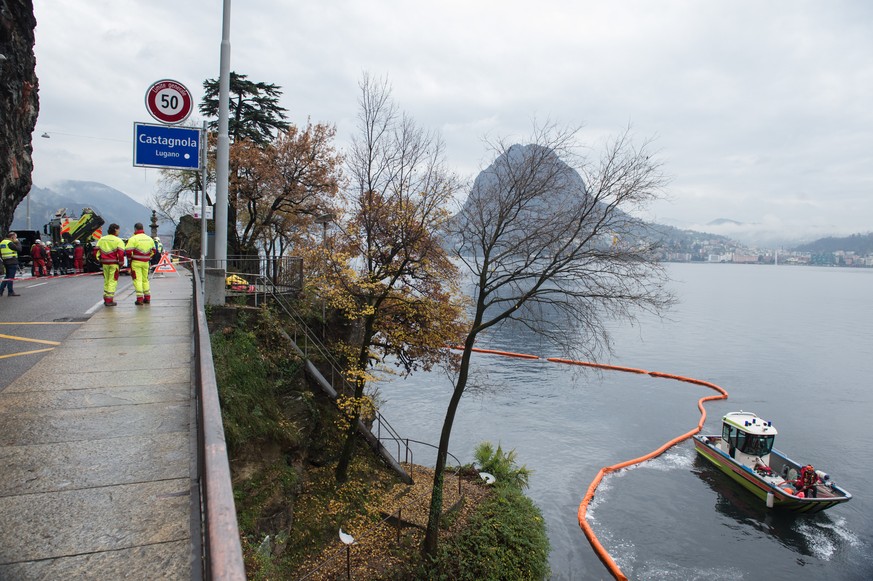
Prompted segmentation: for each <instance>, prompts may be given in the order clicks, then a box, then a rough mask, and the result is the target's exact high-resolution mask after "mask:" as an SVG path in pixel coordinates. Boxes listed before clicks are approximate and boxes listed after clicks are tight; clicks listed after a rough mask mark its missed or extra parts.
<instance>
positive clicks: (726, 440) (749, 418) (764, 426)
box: [719, 411, 777, 468]
mask: <svg viewBox="0 0 873 581" xmlns="http://www.w3.org/2000/svg"><path fill="white" fill-rule="evenodd" d="M776 434H777V432H776V428H774V427H773V425H772V422H769V421H765V420H762V419H761V418H759V417H758V416H756V415H755V414H753V413H751V412H742V411H740V412H731V413H729V414H727V415H726V416H724V417H723V418H722V426H721V441H720V442H719V447H720V448H721V449H722V450H724V451H725V452H726V453H727V454H728V455H729V456H730V457H731V458H733V459H735V460H736V461H737V462H740V463H742V464H745V465H746V466H749V467H751V468H754V467H755V464H756V462H758V463H760V462H763V463H764V464H765V465H767V466H769V465H770V450H772V449H773V441H774V440H775V439H776Z"/></svg>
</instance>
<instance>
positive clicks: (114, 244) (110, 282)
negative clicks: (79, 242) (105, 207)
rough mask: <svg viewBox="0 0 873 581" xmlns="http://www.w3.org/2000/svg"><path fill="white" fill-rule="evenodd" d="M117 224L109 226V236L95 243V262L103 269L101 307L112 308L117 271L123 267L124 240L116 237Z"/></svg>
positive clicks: (114, 303) (116, 283)
mask: <svg viewBox="0 0 873 581" xmlns="http://www.w3.org/2000/svg"><path fill="white" fill-rule="evenodd" d="M119 228H120V226H119V225H118V224H110V225H109V234H107V235H106V236H103V237H101V238H100V240H98V241H97V260H99V261H100V265H101V266H102V267H103V306H104V307H114V306H115V305H117V304H118V303H116V302H115V289H116V288H118V271H119V270H121V267H122V266H124V255H125V249H124V240H122V239H121V238H119V237H118V230H119Z"/></svg>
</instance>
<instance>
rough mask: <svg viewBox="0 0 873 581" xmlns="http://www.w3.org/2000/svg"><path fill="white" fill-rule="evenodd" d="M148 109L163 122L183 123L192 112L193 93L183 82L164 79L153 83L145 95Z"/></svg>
mask: <svg viewBox="0 0 873 581" xmlns="http://www.w3.org/2000/svg"><path fill="white" fill-rule="evenodd" d="M145 104H146V109H148V111H149V114H150V115H151V116H152V117H154V118H155V119H157V120H158V121H160V122H161V123H168V124H171V125H172V124H175V123H181V122H182V121H184V120H185V119H187V118H188V115H190V114H191V109H192V108H193V107H192V103H191V93H189V92H188V89H187V88H186V87H185V85H183V84H182V83H180V82H178V81H173V80H171V79H163V80H161V81H158V82H156V83H153V84H152V86H151V87H149V90H148V91H146V96H145Z"/></svg>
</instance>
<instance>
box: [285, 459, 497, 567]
mask: <svg viewBox="0 0 873 581" xmlns="http://www.w3.org/2000/svg"><path fill="white" fill-rule="evenodd" d="M403 466H404V468H405V469H406V470H407V472H408V473H409V475H410V476H412V479H413V481H414V482H413V484H412V485H407V484H402V483H401V484H396V485H395V486H393V487H392V488H390V489H388V490H387V491H386V492H385V493H383V494H381V495H379V496H378V497H376V498H374V499H373V500H372V501H371V502H370V504H369V505H368V506H367V509H366V510H365V511H364V513H365V514H362V517H361V518H360V519H356V520H353V521H352V522H349V523H348V525H347V526H343V527H342V528H343V532H345V533H347V534H349V535H351V536H352V537H354V539H355V540H354V544H351V545H344V544H343V543H342V542H341V541H340V540H339V531H337V537H336V541H335V542H333V543H332V544H331V545H329V546H327V547H325V548H324V550H323V551H322V552H321V553H320V554H319V555H317V556H316V557H315V558H312V559H309V560H308V561H307V563H305V564H304V565H303V566H302V567H301V568H300V569H299V575H298V578H299V579H311V580H313V581H315V580H319V581H320V580H326V579H346V578H348V577H350V578H351V579H382V578H390V577H391V572H392V571H396V570H397V569H398V568H404V565H409V564H411V563H416V562H418V559H419V556H420V553H421V546H422V543H423V541H424V533H425V528H426V526H427V520H428V513H429V510H430V498H431V490H432V486H433V477H434V472H433V470H432V469H430V468H427V467H424V466H418V465H411V464H404V465H403ZM459 482H460V492H459ZM488 493H489V490H488V488H487V487H486V486H484V485H483V484H481V483H480V482H478V481H477V480H469V479H465V478H463V477H461V476H458V475H455V474H454V473H447V474H446V477H445V480H444V483H443V516H442V524H443V527H442V530H441V531H440V537H441V538H443V537H445V536H450V535H452V534H454V533H455V532H456V531H458V530H460V529H461V528H463V526H464V525H465V524H466V522H467V519H468V518H469V516H470V514H472V512H473V510H474V509H475V507H476V506H477V505H478V504H479V503H480V502H481V501H482V499H483V498H484V497H485V496H486V495H487V494H488ZM367 515H378V516H379V518H380V519H381V520H380V521H379V522H378V523H376V524H373V521H372V517H369V518H368V517H367ZM446 523H451V524H450V525H449V526H446Z"/></svg>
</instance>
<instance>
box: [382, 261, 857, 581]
mask: <svg viewBox="0 0 873 581" xmlns="http://www.w3.org/2000/svg"><path fill="white" fill-rule="evenodd" d="M668 271H669V273H670V276H671V278H672V279H673V283H672V288H673V289H674V291H675V293H676V295H677V297H678V298H679V304H678V305H677V306H676V307H675V308H674V309H673V310H672V311H671V313H670V314H669V315H668V317H669V320H664V321H662V320H659V319H657V318H652V317H645V318H643V319H642V320H641V321H640V324H639V325H637V326H635V327H631V326H628V325H626V326H623V327H617V328H616V329H615V331H614V341H615V344H614V354H613V355H612V356H611V357H610V358H609V359H608V360H605V361H602V362H604V363H612V364H615V365H623V366H628V367H637V368H642V369H646V370H648V371H662V372H667V373H675V374H678V375H685V376H690V377H694V378H697V379H702V380H706V381H710V382H713V383H715V384H717V385H719V386H721V387H723V388H724V389H726V390H727V391H728V393H729V399H728V400H726V401H715V402H708V403H707V404H706V409H707V421H706V424H705V426H704V432H705V433H718V432H720V430H721V427H720V426H721V416H722V415H724V414H725V413H727V412H730V411H738V410H741V409H742V410H745V411H752V412H755V413H757V414H758V415H759V416H762V417H764V418H765V419H769V420H772V422H773V425H774V427H776V428H777V429H778V431H779V435H778V436H777V438H776V448H779V449H780V450H782V451H783V452H785V453H787V454H788V455H789V456H790V457H792V458H793V459H794V460H797V461H800V462H802V463H807V462H809V463H812V464H814V465H815V467H816V468H819V469H822V470H824V471H826V472H828V473H829V474H830V475H831V477H832V479H833V480H834V481H835V482H837V483H838V484H840V485H841V486H842V487H844V488H845V489H847V490H848V491H849V492H851V493H852V494H853V496H854V498H853V499H852V500H851V501H850V502H848V503H846V504H843V505H840V506H837V507H835V508H832V509H830V510H828V511H825V512H824V513H820V514H817V515H812V516H791V515H785V514H780V513H774V512H772V511H768V510H767V509H766V507H765V506H764V502H763V501H760V500H758V499H757V497H755V496H753V495H752V494H751V493H749V492H747V491H746V490H745V489H743V488H741V487H740V486H739V485H737V484H735V483H734V482H733V481H732V480H730V479H729V478H728V477H727V476H725V475H723V474H722V473H721V472H719V471H718V470H717V469H716V468H715V467H714V466H712V465H710V464H709V463H706V462H705V461H704V460H702V459H700V458H697V457H696V453H695V452H694V445H693V444H692V442H691V441H686V442H683V443H682V444H680V445H678V446H676V447H674V448H671V449H670V450H668V451H667V452H666V453H665V454H664V455H662V456H661V457H659V458H657V459H655V460H652V461H649V462H647V463H645V464H643V465H642V466H638V467H635V468H631V469H627V470H623V471H621V472H619V473H616V474H614V475H611V476H607V477H606V478H605V479H604V481H603V483H602V484H601V485H600V487H599V488H598V491H597V494H596V496H595V500H594V503H593V504H592V507H591V508H590V509H589V521H590V522H591V524H592V526H593V527H594V530H595V532H596V534H597V535H598V537H599V538H600V540H601V542H602V543H603V544H604V546H605V547H606V549H607V550H608V551H609V552H610V553H611V555H612V556H613V558H614V559H615V560H616V562H617V563H618V565H619V566H620V567H621V569H622V571H623V572H624V573H625V574H626V575H627V576H628V577H630V578H631V579H652V580H654V579H725V580H727V579H731V580H736V579H746V580H756V579H768V580H782V579H784V580H790V581H796V580H798V579H834V580H855V579H857V580H862V579H873V486H871V484H870V483H871V479H873V429H871V426H870V423H871V415H873V270H871V269H845V268H817V267H789V266H778V267H774V266H758V265H729V264H672V265H669V266H668ZM478 346H479V347H488V348H496V349H505V350H509V351H517V352H523V353H531V354H535V355H540V356H542V357H551V356H560V353H558V352H557V351H556V350H555V349H554V348H553V347H550V346H548V345H547V344H545V343H544V342H542V341H540V340H539V339H538V338H536V337H534V336H531V335H529V334H527V333H521V332H518V330H513V331H507V330H504V331H503V332H502V333H501V332H498V333H495V334H494V335H491V336H489V337H486V338H485V340H483V341H482V342H480V344H479V345H478ZM474 364H475V368H476V369H475V371H476V376H475V378H474V379H475V380H476V381H477V383H478V384H479V385H480V386H481V389H480V390H478V391H477V392H476V393H471V392H470V391H468V392H467V394H465V396H464V400H463V401H462V402H461V406H460V409H459V411H458V415H457V418H456V420H455V424H454V430H453V435H452V442H451V446H450V451H451V452H452V453H453V454H454V455H455V456H456V457H458V458H459V459H460V461H462V462H471V461H472V460H473V450H474V448H475V446H476V445H477V444H478V443H479V442H482V441H484V440H489V441H491V442H493V443H495V444H497V443H500V444H501V445H502V446H503V447H504V449H513V448H514V449H515V450H516V451H517V453H518V459H519V461H520V462H521V463H523V464H526V465H527V466H528V467H529V468H531V469H533V471H534V474H533V477H532V478H531V485H530V489H529V490H528V494H529V496H530V497H531V498H533V500H534V501H535V502H536V503H537V505H538V506H539V507H540V508H541V510H542V511H543V514H544V516H545V518H546V522H547V525H548V533H549V539H550V541H551V546H552V553H551V557H550V563H551V568H552V578H553V579H610V578H611V576H610V575H609V573H608V572H607V570H606V569H605V568H604V567H603V565H602V564H601V563H600V561H599V559H598V558H597V556H596V555H595V553H594V552H593V550H592V549H591V547H590V545H589V544H588V541H587V540H586V538H585V536H584V534H583V533H582V531H581V529H580V528H579V525H578V522H577V520H576V514H577V510H578V507H579V503H580V502H581V500H582V497H583V496H584V494H585V491H586V490H587V488H588V485H589V484H590V482H591V480H592V479H593V478H594V476H595V475H596V474H597V471H598V470H599V469H600V467H602V466H607V465H610V464H614V463H616V462H619V461H622V460H626V459H630V458H635V457H637V456H640V455H642V454H644V453H646V452H649V451H651V450H653V449H655V448H657V447H658V446H660V445H661V444H663V443H664V442H666V441H667V440H669V439H671V438H673V437H675V436H678V435H680V434H683V433H685V432H687V431H688V430H690V429H692V428H694V427H695V426H696V425H697V421H698V419H699V412H698V411H697V400H698V399H699V398H700V397H702V396H704V395H710V394H712V393H714V392H712V391H711V390H709V389H706V388H704V387H700V386H694V385H691V384H686V383H682V382H677V381H671V380H667V379H658V378H652V377H650V376H642V375H636V374H629V373H620V372H600V373H598V372H595V371H590V370H587V371H583V370H582V369H581V368H577V367H571V366H565V365H560V364H555V363H548V362H545V361H525V360H520V359H510V358H505V357H499V356H494V355H484V354H482V355H475V356H474ZM379 389H380V392H381V397H382V398H383V399H384V400H385V401H384V402H383V405H382V412H383V413H384V414H385V416H386V418H388V420H389V421H390V422H391V423H392V425H394V427H395V428H397V430H398V431H399V432H400V434H401V435H402V436H404V437H407V438H411V439H416V440H423V441H426V442H432V443H434V444H436V443H438V441H439V431H440V428H441V425H442V421H443V417H444V415H445V408H446V405H447V403H448V399H449V396H450V392H451V383H450V380H449V379H448V378H447V377H446V376H445V374H443V373H440V372H432V373H417V374H415V375H413V376H411V377H410V378H408V379H405V380H401V379H396V380H393V381H388V382H384V383H382V384H380V388H379ZM416 454H417V455H416V461H417V462H420V463H423V464H428V463H431V462H432V461H433V455H432V453H427V452H425V451H424V450H423V449H422V450H419V451H416ZM428 454H430V457H429V458H428Z"/></svg>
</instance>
